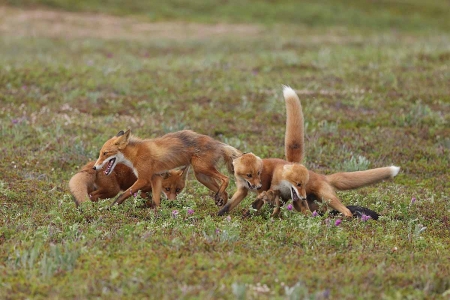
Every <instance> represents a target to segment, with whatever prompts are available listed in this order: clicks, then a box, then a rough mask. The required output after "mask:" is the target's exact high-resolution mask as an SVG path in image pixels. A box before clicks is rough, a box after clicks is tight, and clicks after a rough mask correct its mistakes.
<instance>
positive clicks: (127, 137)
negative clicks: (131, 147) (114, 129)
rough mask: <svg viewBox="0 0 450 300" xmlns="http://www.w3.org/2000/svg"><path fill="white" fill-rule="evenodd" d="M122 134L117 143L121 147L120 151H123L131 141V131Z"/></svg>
mask: <svg viewBox="0 0 450 300" xmlns="http://www.w3.org/2000/svg"><path fill="white" fill-rule="evenodd" d="M121 132H122V133H123V134H121V135H118V138H117V141H116V143H115V144H116V145H117V146H119V149H123V148H125V147H126V146H127V145H128V142H129V141H130V134H131V130H130V129H128V130H127V131H125V132H123V131H121ZM119 133H120V132H119Z"/></svg>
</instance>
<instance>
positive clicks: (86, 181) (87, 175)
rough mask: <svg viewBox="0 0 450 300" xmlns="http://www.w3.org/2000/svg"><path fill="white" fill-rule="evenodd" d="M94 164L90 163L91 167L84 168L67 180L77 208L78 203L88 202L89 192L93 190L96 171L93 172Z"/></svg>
mask: <svg viewBox="0 0 450 300" xmlns="http://www.w3.org/2000/svg"><path fill="white" fill-rule="evenodd" d="M94 163H95V162H91V166H89V167H88V165H86V166H84V167H83V169H82V170H81V171H80V172H78V173H76V174H75V175H73V176H72V178H70V180H69V189H70V192H71V193H72V195H73V198H74V199H73V200H74V201H75V204H76V205H77V206H78V205H80V203H82V202H85V201H88V200H89V191H90V190H91V191H92V190H94V182H95V177H96V171H95V170H93V169H92V168H93V166H94Z"/></svg>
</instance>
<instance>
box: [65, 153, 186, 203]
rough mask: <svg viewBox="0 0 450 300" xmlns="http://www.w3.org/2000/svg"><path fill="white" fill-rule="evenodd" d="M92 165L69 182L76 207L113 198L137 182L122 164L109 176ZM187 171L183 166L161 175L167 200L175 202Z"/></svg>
mask: <svg viewBox="0 0 450 300" xmlns="http://www.w3.org/2000/svg"><path fill="white" fill-rule="evenodd" d="M94 164H95V161H91V162H88V163H87V164H86V165H84V166H83V167H82V168H81V170H80V171H79V172H78V173H76V174H75V175H73V176H72V178H71V179H70V181H69V189H70V192H71V193H72V195H73V197H74V201H75V204H76V205H77V206H79V205H80V203H82V202H85V201H87V200H91V201H98V200H99V199H106V198H112V197H115V196H116V195H117V194H118V193H119V192H120V191H124V190H126V189H128V188H129V187H131V186H132V185H133V183H135V182H136V180H137V178H136V176H135V175H134V173H133V170H132V169H131V168H129V167H127V166H125V165H123V164H118V165H117V166H116V168H114V170H113V171H112V172H111V174H110V175H109V176H107V175H106V174H105V172H104V171H102V170H99V171H96V170H94V169H93V167H94ZM188 171H189V166H185V167H183V168H180V169H177V170H170V171H168V172H166V173H163V174H162V177H163V181H162V191H163V195H165V197H166V198H167V199H169V200H175V199H176V197H177V195H178V194H179V193H180V192H181V191H182V190H183V189H184V187H185V185H186V177H187V174H188ZM147 192H151V190H148V191H142V193H143V196H146V193H147Z"/></svg>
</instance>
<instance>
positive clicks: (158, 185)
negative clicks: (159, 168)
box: [151, 175, 163, 207]
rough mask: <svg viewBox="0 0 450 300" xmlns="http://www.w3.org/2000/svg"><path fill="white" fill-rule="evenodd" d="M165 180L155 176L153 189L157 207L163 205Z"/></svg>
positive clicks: (152, 182) (153, 198)
mask: <svg viewBox="0 0 450 300" xmlns="http://www.w3.org/2000/svg"><path fill="white" fill-rule="evenodd" d="M162 182H163V178H162V177H161V176H158V175H154V176H153V177H152V181H151V187H152V200H153V203H154V204H155V206H156V207H159V206H160V204H161V191H162Z"/></svg>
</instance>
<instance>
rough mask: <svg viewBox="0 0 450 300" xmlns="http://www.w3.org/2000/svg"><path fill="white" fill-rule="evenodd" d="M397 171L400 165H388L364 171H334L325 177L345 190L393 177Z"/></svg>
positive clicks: (337, 187)
mask: <svg viewBox="0 0 450 300" xmlns="http://www.w3.org/2000/svg"><path fill="white" fill-rule="evenodd" d="M399 171H400V167H396V166H390V167H383V168H376V169H370V170H366V171H356V172H340V173H334V174H331V175H326V176H325V177H326V178H327V180H328V182H329V183H330V184H331V185H332V186H333V187H334V188H335V189H337V190H340V191H345V190H352V189H357V188H360V187H363V186H366V185H369V184H374V183H377V182H380V181H382V180H384V179H388V178H392V177H395V176H396V175H397V174H398V172H399Z"/></svg>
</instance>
